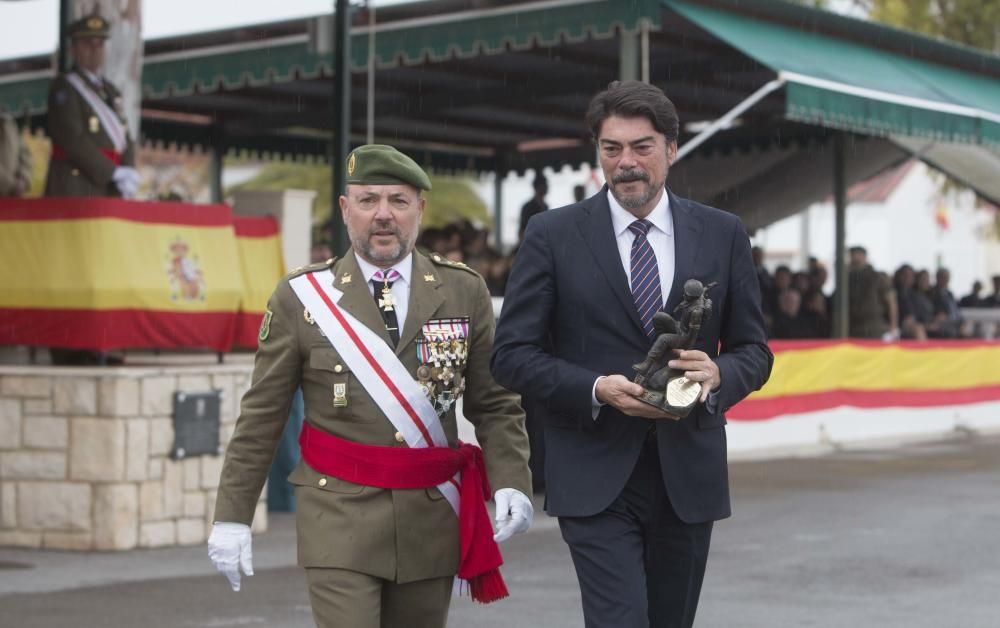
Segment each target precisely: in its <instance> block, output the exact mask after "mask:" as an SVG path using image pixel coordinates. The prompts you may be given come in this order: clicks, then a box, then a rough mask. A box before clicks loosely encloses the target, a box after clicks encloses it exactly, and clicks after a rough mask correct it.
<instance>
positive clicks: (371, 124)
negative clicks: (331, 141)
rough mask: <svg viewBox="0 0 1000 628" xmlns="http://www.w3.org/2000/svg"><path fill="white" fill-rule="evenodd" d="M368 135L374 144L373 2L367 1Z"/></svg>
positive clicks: (368, 139) (370, 141)
mask: <svg viewBox="0 0 1000 628" xmlns="http://www.w3.org/2000/svg"><path fill="white" fill-rule="evenodd" d="M367 104H368V135H367V136H366V137H367V143H369V144H374V143H375V0H368V98H367Z"/></svg>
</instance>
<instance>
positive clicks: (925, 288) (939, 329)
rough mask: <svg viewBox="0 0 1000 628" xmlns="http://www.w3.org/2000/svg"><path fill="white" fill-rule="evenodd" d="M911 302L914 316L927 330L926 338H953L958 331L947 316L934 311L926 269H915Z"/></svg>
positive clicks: (928, 274)
mask: <svg viewBox="0 0 1000 628" xmlns="http://www.w3.org/2000/svg"><path fill="white" fill-rule="evenodd" d="M913 304H914V316H916V318H917V321H918V322H919V323H920V324H921V325H923V326H924V329H926V330H927V337H928V338H955V337H956V336H957V335H958V331H957V330H956V329H954V328H953V327H952V326H950V325H949V323H948V317H947V316H946V315H945V314H944V313H935V311H934V299H933V294H932V289H931V274H930V272H928V271H927V270H919V271H917V275H916V285H915V286H914V291H913Z"/></svg>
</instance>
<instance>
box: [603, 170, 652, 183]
mask: <svg viewBox="0 0 1000 628" xmlns="http://www.w3.org/2000/svg"><path fill="white" fill-rule="evenodd" d="M634 181H645V182H646V183H649V175H648V174H646V173H645V172H643V171H642V170H625V171H624V172H619V173H618V174H616V175H615V176H614V177H612V178H611V182H612V183H614V184H616V185H617V184H618V183H632V182H634Z"/></svg>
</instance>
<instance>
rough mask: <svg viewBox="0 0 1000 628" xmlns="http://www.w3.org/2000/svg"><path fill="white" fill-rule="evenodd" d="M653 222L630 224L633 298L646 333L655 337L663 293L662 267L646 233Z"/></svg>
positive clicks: (640, 221)
mask: <svg viewBox="0 0 1000 628" xmlns="http://www.w3.org/2000/svg"><path fill="white" fill-rule="evenodd" d="M652 226H653V223H651V222H649V221H648V220H636V221H635V222H633V223H632V224H630V225H629V226H628V228H629V231H631V232H632V233H633V234H635V240H633V241H632V261H631V276H632V299H633V300H634V301H635V309H636V311H637V312H639V320H640V321H642V326H643V328H644V329H645V330H646V335H648V336H649V337H651V338H652V337H653V315H654V314H656V312H657V311H659V310H660V308H661V307H663V293H662V291H661V290H660V267H659V266H658V265H657V264H656V254H655V253H653V247H652V246H650V244H649V240H647V239H646V234H647V233H649V229H650V227H652Z"/></svg>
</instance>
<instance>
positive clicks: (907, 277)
mask: <svg viewBox="0 0 1000 628" xmlns="http://www.w3.org/2000/svg"><path fill="white" fill-rule="evenodd" d="M916 280H917V279H916V274H915V273H914V272H913V267H912V266H910V265H909V264H903V265H902V266H900V267H899V268H897V269H896V274H895V275H894V276H893V280H892V283H893V286H894V287H895V289H896V304H897V306H898V309H899V334H900V337H901V338H905V339H907V340H927V330H926V329H924V326H923V324H922V323H921V322H920V321H918V320H917V316H916V309H917V304H916V303H915V298H916V296H915V294H914V285H915V284H916Z"/></svg>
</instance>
